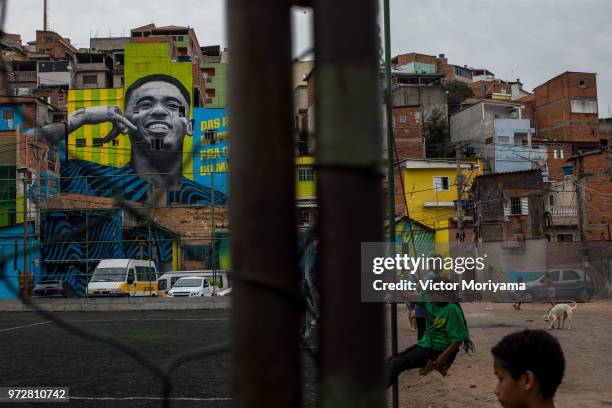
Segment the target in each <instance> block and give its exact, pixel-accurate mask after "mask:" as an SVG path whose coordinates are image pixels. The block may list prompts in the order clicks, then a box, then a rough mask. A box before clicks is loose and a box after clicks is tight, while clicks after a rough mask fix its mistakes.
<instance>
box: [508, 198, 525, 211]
mask: <svg viewBox="0 0 612 408" xmlns="http://www.w3.org/2000/svg"><path fill="white" fill-rule="evenodd" d="M510 214H512V215H519V214H522V212H521V197H511V198H510Z"/></svg>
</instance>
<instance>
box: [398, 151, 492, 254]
mask: <svg viewBox="0 0 612 408" xmlns="http://www.w3.org/2000/svg"><path fill="white" fill-rule="evenodd" d="M461 173H462V179H463V183H462V184H463V190H464V191H463V194H462V197H461V199H462V200H467V199H468V191H469V190H470V186H471V184H472V183H473V181H474V179H475V178H476V176H478V175H480V174H482V165H481V164H480V161H479V160H477V159H465V160H464V159H462V160H461ZM402 176H403V183H404V193H405V196H406V206H407V207H408V211H409V216H410V218H411V219H413V220H415V221H418V222H420V223H421V224H423V225H426V226H428V227H430V228H432V229H433V230H434V231H435V241H434V242H435V243H436V250H437V252H441V253H448V242H449V238H448V227H449V218H452V217H454V216H455V215H456V210H455V205H454V202H455V201H456V200H457V164H456V161H455V160H448V159H409V160H405V161H403V162H402ZM402 204H403V203H402Z"/></svg>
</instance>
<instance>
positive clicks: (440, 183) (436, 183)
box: [433, 176, 450, 191]
mask: <svg viewBox="0 0 612 408" xmlns="http://www.w3.org/2000/svg"><path fill="white" fill-rule="evenodd" d="M449 186H450V183H449V180H448V177H445V176H434V178H433V189H434V191H448V190H449Z"/></svg>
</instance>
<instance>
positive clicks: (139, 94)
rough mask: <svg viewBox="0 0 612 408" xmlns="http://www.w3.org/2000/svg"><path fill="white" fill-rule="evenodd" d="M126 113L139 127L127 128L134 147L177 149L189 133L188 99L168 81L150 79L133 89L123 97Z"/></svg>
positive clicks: (160, 150)
mask: <svg viewBox="0 0 612 408" xmlns="http://www.w3.org/2000/svg"><path fill="white" fill-rule="evenodd" d="M125 116H126V118H127V119H128V120H129V121H130V122H132V123H133V124H134V125H136V127H137V128H138V131H131V130H130V132H129V135H130V140H131V142H132V145H133V146H136V147H139V145H140V146H142V145H144V146H145V147H148V148H149V149H150V150H151V151H159V152H162V151H173V152H177V151H178V152H180V151H181V150H182V147H183V138H184V137H185V135H191V134H192V128H191V121H190V120H189V117H188V116H189V101H186V100H185V97H184V96H183V94H182V93H181V91H180V90H179V89H178V88H177V87H176V86H175V85H173V84H171V83H168V82H164V81H151V82H147V83H144V84H143V85H141V86H139V87H138V88H137V89H134V90H133V91H132V92H131V94H130V96H129V99H128V100H127V101H126V107H125ZM139 150H140V149H139Z"/></svg>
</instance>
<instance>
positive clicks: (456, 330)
mask: <svg viewBox="0 0 612 408" xmlns="http://www.w3.org/2000/svg"><path fill="white" fill-rule="evenodd" d="M423 306H424V307H425V311H426V314H427V329H426V330H425V334H424V335H423V337H422V338H421V339H420V340H419V341H418V342H417V343H416V344H415V345H413V346H412V347H409V348H407V349H406V350H404V351H403V352H401V353H399V354H398V355H396V356H395V357H392V358H390V359H389V360H388V362H387V385H391V384H393V382H395V380H396V378H397V376H398V375H399V374H400V373H401V372H403V371H405V370H410V369H413V368H421V369H422V370H421V373H422V374H427V373H428V372H429V371H428V370H427V368H426V367H427V365H428V362H433V363H431V366H432V368H433V369H436V370H438V371H439V372H440V373H441V374H442V375H446V371H447V370H448V368H449V367H450V365H451V364H452V363H453V361H454V360H455V357H456V355H457V352H458V351H459V348H460V347H461V345H463V348H464V350H465V351H466V352H469V351H472V350H473V344H472V342H471V341H470V334H469V332H468V328H467V324H466V321H465V316H464V314H463V311H462V310H461V307H460V306H459V304H458V303H446V302H436V303H431V302H426V303H423Z"/></svg>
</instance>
